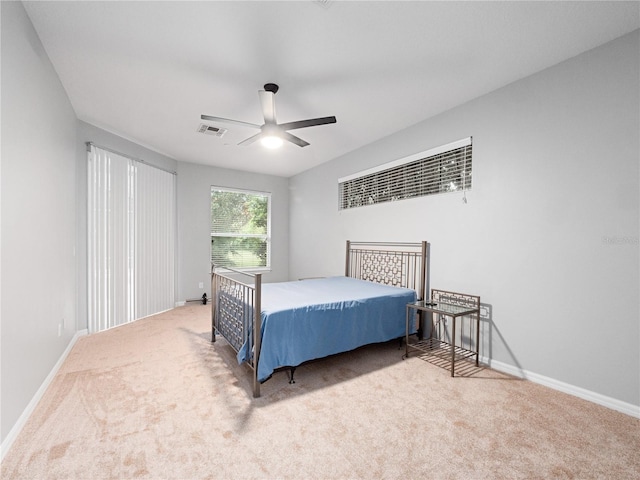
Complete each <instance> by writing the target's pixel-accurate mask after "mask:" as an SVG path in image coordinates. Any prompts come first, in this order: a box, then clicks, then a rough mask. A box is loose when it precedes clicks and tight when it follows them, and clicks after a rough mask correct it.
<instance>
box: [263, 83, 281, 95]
mask: <svg viewBox="0 0 640 480" xmlns="http://www.w3.org/2000/svg"><path fill="white" fill-rule="evenodd" d="M279 88H280V87H279V86H278V85H276V84H275V83H265V84H264V89H265V90H266V91H267V92H271V93H273V94H274V95H275V94H276V93H277V92H278V89H279Z"/></svg>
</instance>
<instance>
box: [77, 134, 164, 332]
mask: <svg viewBox="0 0 640 480" xmlns="http://www.w3.org/2000/svg"><path fill="white" fill-rule="evenodd" d="M88 161H89V163H88V168H87V172H88V175H87V177H88V186H87V194H88V195H87V196H88V218H87V227H88V232H87V233H88V246H87V254H88V262H87V270H88V287H87V291H88V297H89V298H88V310H89V312H88V314H89V318H88V327H89V332H91V333H94V332H99V331H101V330H106V329H108V328H111V327H115V326H118V325H122V324H125V323H129V322H131V321H133V320H136V319H139V318H142V317H146V316H149V315H153V314H155V313H159V312H162V311H165V310H168V309H170V308H172V307H173V306H174V304H175V283H176V282H175V276H176V272H175V246H176V240H175V239H176V179H175V174H173V173H169V172H166V171H163V170H161V169H158V168H156V167H153V166H150V165H147V164H145V163H142V162H141V161H138V160H135V159H132V158H128V157H125V156H123V155H119V154H116V153H114V152H111V151H108V150H104V149H102V148H99V147H96V146H95V145H91V144H89V148H88Z"/></svg>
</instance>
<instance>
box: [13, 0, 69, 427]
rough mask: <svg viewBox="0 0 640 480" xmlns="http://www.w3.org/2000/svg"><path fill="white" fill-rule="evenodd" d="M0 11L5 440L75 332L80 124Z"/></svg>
mask: <svg viewBox="0 0 640 480" xmlns="http://www.w3.org/2000/svg"><path fill="white" fill-rule="evenodd" d="M0 8H1V9H2V10H1V15H2V38H1V41H2V151H1V153H2V198H1V205H2V207H1V208H2V217H1V218H2V247H1V271H2V277H1V292H0V295H1V298H2V306H1V312H2V317H1V328H2V340H1V351H2V353H1V363H2V371H1V375H2V387H1V404H2V407H1V408H2V410H1V411H0V418H2V428H1V435H2V440H4V439H5V437H6V436H7V434H8V433H9V431H10V430H11V428H12V427H13V425H14V424H15V422H16V420H17V419H18V418H19V417H20V415H21V414H22V412H23V410H24V409H25V407H26V406H27V404H28V403H29V402H30V401H31V399H32V398H33V396H34V394H35V393H36V392H37V390H38V389H39V388H40V386H41V385H42V383H43V381H44V380H45V379H46V377H47V376H48V375H49V373H50V372H51V370H52V368H53V366H54V365H55V364H56V362H57V361H58V359H59V358H60V356H61V355H62V353H63V352H64V350H65V348H66V347H67V345H68V344H69V342H70V341H71V339H72V338H73V335H74V334H75V332H76V257H75V251H74V250H75V239H76V191H75V188H76V116H75V113H74V111H73V109H72V107H71V104H70V102H69V100H68V98H67V95H66V93H65V91H64V89H63V87H62V85H61V84H60V81H59V79H58V77H57V75H56V72H55V70H54V69H53V67H52V65H51V63H50V62H49V59H48V57H47V55H46V53H45V51H44V49H43V47H42V44H41V43H40V40H39V38H38V36H37V35H36V33H35V31H34V29H33V27H32V25H31V22H30V21H29V19H28V17H27V15H26V12H25V11H24V8H23V6H22V3H20V2H0ZM60 324H62V331H61V335H60V336H59V335H58V329H59V326H60Z"/></svg>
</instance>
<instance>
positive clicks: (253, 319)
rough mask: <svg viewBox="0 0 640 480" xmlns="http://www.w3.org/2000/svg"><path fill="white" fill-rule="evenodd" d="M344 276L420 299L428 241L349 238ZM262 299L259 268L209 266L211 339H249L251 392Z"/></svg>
mask: <svg viewBox="0 0 640 480" xmlns="http://www.w3.org/2000/svg"><path fill="white" fill-rule="evenodd" d="M345 276H347V277H353V278H358V279H361V280H367V281H371V282H375V283H381V284H384V285H391V286H397V287H404V288H410V289H413V290H415V292H416V296H417V300H423V299H424V298H426V293H427V292H429V243H427V242H426V241H423V242H418V243H392V242H352V241H349V240H347V244H346V262H345ZM261 305H262V274H261V273H248V272H243V271H240V270H234V269H232V268H226V267H221V268H217V267H216V266H215V265H212V266H211V341H212V342H215V341H216V335H217V334H219V335H221V336H222V337H223V338H224V339H225V340H226V341H227V343H229V345H231V347H232V348H233V349H234V350H235V351H236V352H238V351H240V349H241V348H242V346H243V345H244V344H245V342H246V341H247V340H249V346H248V348H249V349H250V351H252V352H253V355H250V359H249V361H247V364H248V365H249V367H250V368H251V370H252V372H253V374H252V377H253V396H254V397H259V396H260V382H259V381H258V376H257V375H258V361H259V360H260V346H261V331H262V329H261V321H262V316H261V312H262V308H261ZM421 325H422V320H421ZM421 329H422V327H421ZM283 366H285V365H283ZM294 368H295V367H292V373H291V382H293V370H294Z"/></svg>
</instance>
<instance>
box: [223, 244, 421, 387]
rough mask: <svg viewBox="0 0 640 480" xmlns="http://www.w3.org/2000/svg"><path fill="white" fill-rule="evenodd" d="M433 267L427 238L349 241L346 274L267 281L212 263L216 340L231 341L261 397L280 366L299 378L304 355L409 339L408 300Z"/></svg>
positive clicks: (308, 357) (312, 357) (309, 357)
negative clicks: (407, 325) (423, 239)
mask: <svg viewBox="0 0 640 480" xmlns="http://www.w3.org/2000/svg"><path fill="white" fill-rule="evenodd" d="M428 265H429V244H428V243H427V242H419V243H382V242H351V241H347V242H346V261H345V274H344V276H332V277H323V278H309V279H302V280H298V281H293V282H277V283H263V282H262V274H260V273H255V274H251V273H246V272H242V271H238V270H234V269H230V268H216V267H215V266H213V265H212V269H211V293H212V296H211V298H212V303H211V331H212V336H211V339H212V342H215V341H216V336H217V335H220V336H222V337H223V338H224V339H225V340H226V341H227V343H228V344H229V345H230V346H231V347H233V349H234V350H235V352H236V354H237V359H238V362H239V363H246V364H247V365H248V366H249V367H250V369H251V370H252V377H253V378H252V381H253V396H254V397H259V396H260V384H261V383H263V382H265V381H266V380H268V379H269V378H270V377H271V376H272V375H273V373H274V372H275V371H276V370H278V369H280V368H283V367H289V368H290V372H291V374H290V375H291V376H290V382H291V383H293V374H294V371H295V367H296V366H298V365H300V364H302V363H304V362H306V361H309V360H315V359H319V358H324V357H327V356H329V355H334V354H337V353H342V352H347V351H350V350H354V349H356V348H358V347H361V346H364V345H368V344H372V343H379V342H386V341H389V340H393V339H401V338H403V337H404V336H405V328H406V304H407V303H409V302H413V301H416V300H422V299H424V298H425V292H428V291H429V285H428V283H429V282H428V279H429V269H428ZM412 324H413V325H415V322H412ZM412 333H415V332H412Z"/></svg>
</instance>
